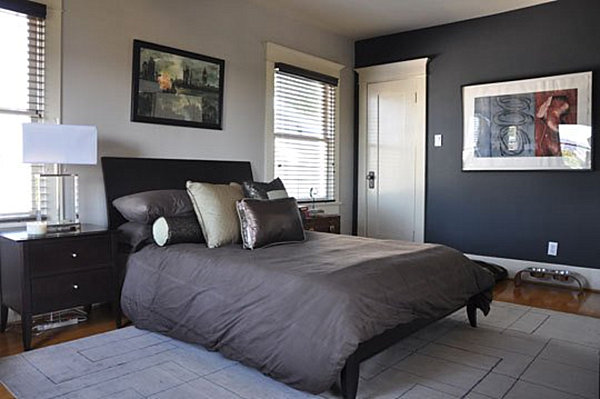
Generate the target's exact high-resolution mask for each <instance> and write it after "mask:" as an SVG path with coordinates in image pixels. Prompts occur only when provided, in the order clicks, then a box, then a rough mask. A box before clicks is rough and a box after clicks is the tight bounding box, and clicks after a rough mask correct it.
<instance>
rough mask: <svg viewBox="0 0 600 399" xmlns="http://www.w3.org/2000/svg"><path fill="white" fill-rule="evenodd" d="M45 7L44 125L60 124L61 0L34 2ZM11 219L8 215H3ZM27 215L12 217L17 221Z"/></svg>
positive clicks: (2, 223)
mask: <svg viewBox="0 0 600 399" xmlns="http://www.w3.org/2000/svg"><path fill="white" fill-rule="evenodd" d="M34 1H36V2H38V3H40V4H45V5H46V24H45V25H46V26H45V29H46V35H45V40H46V43H45V44H46V53H45V56H44V58H45V59H44V61H45V63H46V70H45V72H44V78H45V80H46V85H45V87H44V97H45V98H44V118H43V122H44V123H61V120H62V14H63V0H34ZM4 216H6V217H7V218H9V219H13V218H12V217H11V216H9V215H4ZM20 216H23V220H25V219H27V218H28V217H27V215H14V218H15V219H17V218H19V217H20ZM24 224H25V222H24V221H19V222H14V221H0V228H1V229H7V228H13V227H20V226H24Z"/></svg>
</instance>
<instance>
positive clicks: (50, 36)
mask: <svg viewBox="0 0 600 399" xmlns="http://www.w3.org/2000/svg"><path fill="white" fill-rule="evenodd" d="M34 1H37V2H38V3H42V4H45V5H46V71H45V78H46V87H45V94H46V95H45V97H46V98H45V114H44V122H46V123H61V120H62V14H63V0H34Z"/></svg>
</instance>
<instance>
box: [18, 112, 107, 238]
mask: <svg viewBox="0 0 600 399" xmlns="http://www.w3.org/2000/svg"><path fill="white" fill-rule="evenodd" d="M97 140H98V132H97V129H96V127H95V126H79V125H51V124H45V123H24V124H23V162H25V163H36V164H53V165H54V172H53V173H42V174H40V175H36V176H35V178H34V180H35V181H34V190H35V191H34V193H35V196H36V201H35V202H36V214H37V216H38V221H40V220H41V219H42V218H43V219H45V221H46V222H47V229H48V231H55V232H56V231H68V230H76V229H78V228H79V227H80V223H79V177H78V176H77V175H76V174H69V173H65V171H64V168H63V165H65V164H78V165H95V164H96V163H97Z"/></svg>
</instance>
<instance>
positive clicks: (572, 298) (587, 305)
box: [494, 280, 600, 318]
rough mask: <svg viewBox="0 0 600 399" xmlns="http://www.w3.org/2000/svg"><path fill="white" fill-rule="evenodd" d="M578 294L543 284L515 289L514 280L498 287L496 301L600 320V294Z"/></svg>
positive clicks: (590, 292)
mask: <svg viewBox="0 0 600 399" xmlns="http://www.w3.org/2000/svg"><path fill="white" fill-rule="evenodd" d="M577 294H578V291H577V290H576V289H570V288H566V287H559V286H553V285H548V284H543V283H531V282H523V284H521V286H520V287H515V285H514V284H513V281H512V280H505V281H502V282H500V283H499V284H497V285H496V288H495V289H494V300H495V301H502V302H512V303H518V304H520V305H526V306H533V307H536V308H544V309H552V310H557V311H559V312H567V313H576V314H580V315H585V316H592V317H597V318H600V292H594V291H587V290H586V291H584V293H583V294H582V295H577Z"/></svg>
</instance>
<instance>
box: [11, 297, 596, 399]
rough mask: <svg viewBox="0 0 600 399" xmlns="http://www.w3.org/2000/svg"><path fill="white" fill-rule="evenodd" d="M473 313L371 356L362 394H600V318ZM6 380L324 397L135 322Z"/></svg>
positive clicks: (90, 391)
mask: <svg viewBox="0 0 600 399" xmlns="http://www.w3.org/2000/svg"><path fill="white" fill-rule="evenodd" d="M464 313H465V312H464V310H463V311H461V312H457V313H456V314H454V315H452V316H449V317H447V318H446V319H444V320H441V321H439V322H437V323H435V324H433V325H431V326H429V327H428V328H426V329H424V330H421V331H419V332H417V333H415V334H413V335H411V336H410V337H408V338H406V339H404V340H403V341H402V342H400V343H398V344H397V345H395V346H394V347H392V348H390V349H389V350H387V351H385V352H383V353H381V354H379V355H377V356H375V357H373V358H372V359H370V360H368V361H367V362H365V363H364V364H362V365H361V382H360V385H359V397H360V398H403V399H407V398H455V397H462V398H470V399H489V398H509V399H510V398H519V399H527V398H536V399H537V398H544V399H552V398H579V399H581V398H590V399H596V398H598V397H599V388H598V372H599V370H598V363H599V356H598V353H599V349H600V319H594V318H590V317H585V316H577V315H571V314H566V313H560V312H554V311H548V310H542V309H535V308H529V307H525V306H519V305H513V304H509V303H502V302H495V303H494V304H493V307H492V311H491V312H490V315H489V316H488V317H487V318H484V317H480V326H479V327H478V328H476V329H474V328H471V327H469V325H468V323H467V320H466V315H465V314H464ZM0 381H1V382H2V383H3V384H4V385H6V387H8V389H9V390H10V391H11V392H12V393H13V394H14V395H15V396H16V397H18V398H36V399H44V398H57V397H60V398H86V399H94V398H118V399H134V398H136V399H137V398H169V399H172V398H206V399H222V398H223V399H225V398H227V399H229V398H235V399H239V398H246V399H271V398H272V399H285V398H314V397H317V398H318V397H319V396H313V395H310V394H307V393H304V392H300V391H297V390H294V389H292V388H290V387H288V386H286V385H284V384H281V383H279V382H277V381H275V380H273V379H270V378H269V377H266V376H264V375H262V374H260V373H259V372H257V371H255V370H253V369H251V368H248V367H245V366H243V365H242V364H240V363H237V362H234V361H231V360H228V359H226V358H224V357H222V356H221V355H220V354H218V353H214V352H209V351H207V350H205V349H203V348H202V347H200V346H197V345H192V344H188V343H184V342H180V341H176V340H173V339H171V338H168V337H165V336H162V335H160V334H155V333H151V332H148V331H144V330H139V329H137V328H135V327H127V328H123V329H120V330H116V331H111V332H107V333H104V334H99V335H95V336H91V337H87V338H83V339H79V340H77V341H71V342H67V343H64V344H60V345H55V346H50V347H46V348H42V349H37V350H33V351H31V352H27V353H24V354H20V355H15V356H11V357H6V358H3V359H0ZM320 397H324V398H335V397H338V396H336V394H335V393H334V392H324V393H323V394H321V396H320Z"/></svg>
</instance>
